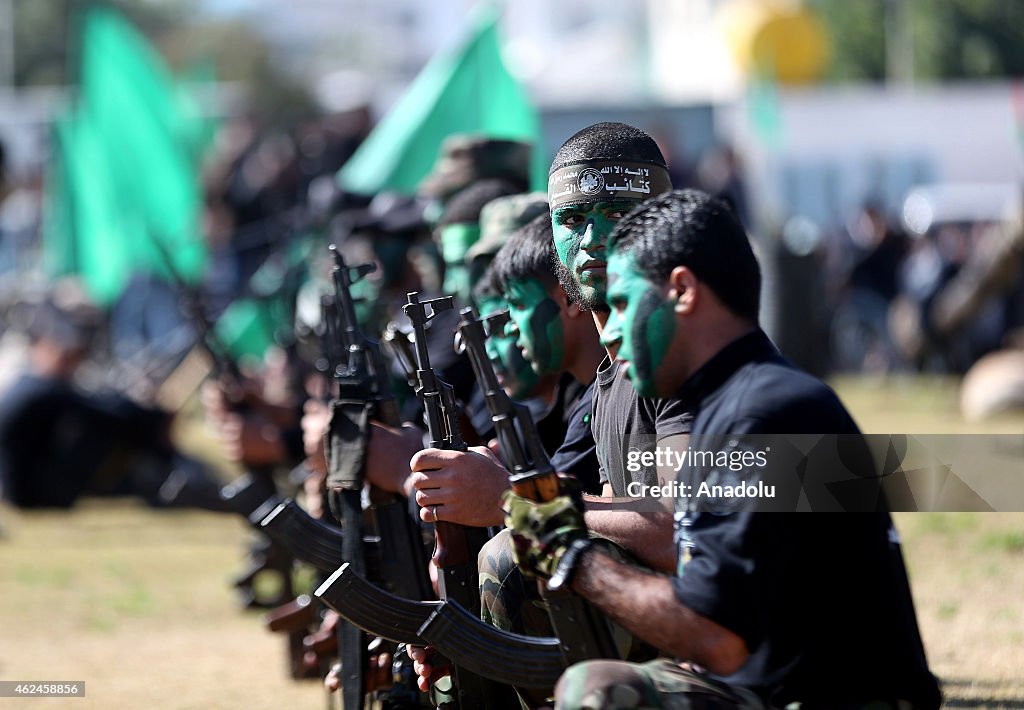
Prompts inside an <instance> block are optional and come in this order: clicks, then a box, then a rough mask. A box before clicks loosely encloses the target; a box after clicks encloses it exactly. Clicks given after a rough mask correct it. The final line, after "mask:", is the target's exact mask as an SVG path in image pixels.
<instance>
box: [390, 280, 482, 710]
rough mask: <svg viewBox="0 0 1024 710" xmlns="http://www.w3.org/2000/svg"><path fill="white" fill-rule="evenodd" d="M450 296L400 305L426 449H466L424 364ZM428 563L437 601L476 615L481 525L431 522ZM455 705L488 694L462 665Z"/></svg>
mask: <svg viewBox="0 0 1024 710" xmlns="http://www.w3.org/2000/svg"><path fill="white" fill-rule="evenodd" d="M453 307H454V304H453V299H452V296H444V297H442V298H432V299H429V300H426V301H420V298H419V294H418V293H416V292H413V293H409V294H408V302H407V303H406V304H405V306H404V307H403V310H404V311H405V315H406V316H407V317H408V318H409V321H410V322H411V323H412V327H413V332H414V333H415V334H416V343H415V345H416V381H417V387H416V396H417V397H419V398H420V400H422V402H423V411H424V416H425V418H426V422H427V433H428V435H429V436H430V448H434V449H449V450H454V451H466V449H467V447H466V442H465V441H463V439H462V432H461V431H460V430H459V421H458V417H459V413H458V407H457V406H456V403H455V391H454V389H453V388H452V386H451V385H449V384H448V383H447V382H444V381H442V380H440V379H438V377H437V374H436V373H435V372H434V368H432V367H431V366H430V353H429V351H428V348H427V324H428V323H429V322H430V321H431V320H432V319H433V318H434V317H435V316H436V315H437V314H438V313H440V312H441V311H445V310H448V309H450V308H453ZM434 537H435V546H434V556H433V560H434V566H435V567H437V571H438V575H437V588H438V592H439V594H440V597H441V599H444V600H452V601H455V602H457V603H458V604H459V605H460V606H462V607H463V608H464V609H467V610H468V611H469V612H470V613H472V614H474V615H476V617H477V618H479V616H480V593H479V587H478V581H477V566H476V565H477V556H478V555H479V553H480V548H482V547H483V546H484V543H486V542H487V540H488V539H489V537H490V535H489V534H488V530H487V529H485V528H471V527H468V526H465V525H458V524H456V523H452V522H446V521H436V522H435V523H434ZM453 679H454V681H455V687H456V691H457V693H458V700H459V706H460V707H463V708H470V707H474V708H475V707H482V706H484V705H485V702H486V699H487V697H488V694H489V693H488V685H489V684H488V683H487V682H486V681H484V679H483V678H481V677H479V676H478V675H476V674H473V673H469V672H468V671H467V670H466V669H465V668H464V667H463V668H460V667H459V666H455V668H454V670H453Z"/></svg>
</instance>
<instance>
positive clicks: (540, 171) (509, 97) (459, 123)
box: [338, 4, 548, 194]
mask: <svg viewBox="0 0 1024 710" xmlns="http://www.w3.org/2000/svg"><path fill="white" fill-rule="evenodd" d="M472 26H473V31H472V33H471V34H470V36H469V37H468V39H467V40H466V41H465V42H463V43H462V44H461V45H460V46H458V47H456V48H455V49H454V50H452V51H449V52H444V53H441V54H439V55H437V56H435V57H434V58H433V59H432V60H431V61H430V62H429V63H428V64H427V66H426V67H424V68H423V71H421V72H420V74H419V76H417V77H416V79H415V81H414V82H413V83H412V85H411V86H410V87H409V89H408V90H407V91H406V93H405V94H404V95H403V96H402V98H401V99H400V100H399V101H398V103H397V104H395V106H394V108H392V109H391V111H390V112H389V113H388V114H387V115H386V116H385V117H384V118H383V119H382V120H381V122H380V123H379V124H378V125H377V127H376V128H374V130H373V132H372V133H371V134H370V135H369V136H368V137H367V139H366V140H365V141H364V142H363V144H362V145H361V146H360V147H359V149H358V150H357V151H356V152H355V154H354V155H353V156H352V157H351V158H350V159H349V161H348V162H347V163H346V164H345V166H344V167H343V168H342V169H341V171H340V172H339V173H338V182H339V183H340V184H341V186H342V187H343V188H344V189H346V190H351V191H352V192H358V193H362V194H374V193H377V192H379V191H381V190H397V191H400V192H405V193H410V192H413V191H415V189H416V186H417V185H418V184H419V182H420V181H421V180H422V179H423V178H424V177H425V176H426V175H427V173H429V172H430V169H431V168H432V167H433V165H434V162H435V161H436V160H437V155H438V152H439V150H440V147H441V142H442V141H443V140H444V138H445V137H446V136H448V135H451V134H453V133H481V134H486V135H488V136H491V137H494V138H511V139H520V140H528V141H532V142H533V143H534V146H539V145H540V120H539V119H538V117H537V112H536V110H535V109H534V107H533V105H532V104H531V103H530V101H529V99H528V98H527V96H526V92H525V91H524V90H523V88H522V87H521V86H520V85H519V83H518V82H517V81H516V80H515V79H514V78H513V77H512V75H511V74H509V72H508V69H507V68H506V67H505V63H504V62H503V61H502V58H501V50H500V47H499V43H498V14H497V11H496V9H495V8H494V7H492V6H490V5H487V4H485V5H482V6H480V7H479V9H478V11H477V13H476V15H475V16H474V19H473V22H472ZM547 157H548V156H545V155H543V154H542V151H541V150H540V149H539V148H536V149H535V150H534V151H533V161H532V165H531V172H532V179H533V183H534V186H535V187H536V188H538V189H547V162H548V161H547Z"/></svg>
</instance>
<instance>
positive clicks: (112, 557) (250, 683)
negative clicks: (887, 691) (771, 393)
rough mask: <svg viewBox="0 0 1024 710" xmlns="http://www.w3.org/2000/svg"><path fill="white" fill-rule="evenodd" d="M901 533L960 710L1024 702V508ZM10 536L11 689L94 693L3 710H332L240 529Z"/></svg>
mask: <svg viewBox="0 0 1024 710" xmlns="http://www.w3.org/2000/svg"><path fill="white" fill-rule="evenodd" d="M837 387H838V390H839V391H840V394H841V396H842V397H843V398H844V400H845V401H847V402H848V404H849V406H850V408H851V410H852V411H853V413H854V416H855V417H856V418H857V420H858V422H859V423H860V424H861V426H862V427H863V428H864V429H865V430H866V431H870V432H895V431H897V430H899V431H901V432H907V433H937V432H950V431H979V430H980V431H999V432H1014V431H1015V432H1018V433H1021V432H1024V420H1022V419H1019V418H1018V419H1013V418H1010V419H1005V420H1000V421H999V422H997V423H996V424H995V425H993V426H992V427H990V428H984V427H983V428H981V429H974V428H970V429H969V428H968V427H967V425H966V424H965V423H964V422H961V421H959V417H958V415H956V414H955V412H956V410H955V407H954V406H953V403H954V402H955V388H954V387H953V386H952V385H950V384H949V383H948V382H944V381H940V382H933V383H923V384H922V383H911V382H907V381H900V382H888V383H884V384H883V383H873V382H867V383H864V382H854V381H846V382H839V383H837ZM972 426H973V425H972ZM958 427H959V428H958ZM186 438H193V439H194V440H193V441H192V442H191V443H192V444H193V445H194V446H197V447H200V448H201V442H199V441H198V439H201V437H198V439H197V438H195V437H194V435H188V434H187V432H186ZM1022 485H1024V482H1022ZM897 524H898V526H899V528H900V532H901V535H902V538H903V542H904V549H905V554H906V557H907V562H908V565H909V568H910V573H911V581H912V584H913V587H914V595H915V599H916V603H917V609H918V615H919V620H920V624H921V627H922V631H923V634H924V639H925V645H926V648H927V651H928V654H929V658H930V660H931V663H932V666H933V669H934V671H935V672H936V673H937V674H938V675H939V676H940V677H942V679H943V680H944V682H945V683H946V692H947V696H948V706H949V707H957V708H962V707H991V708H998V707H1003V708H1024V513H1013V514H1009V513H1007V514H981V513H976V514H970V513H965V514H924V513H922V514H900V515H898V516H897ZM0 527H2V528H3V530H4V537H3V538H2V539H0V599H2V602H0V679H3V680H84V681H86V684H87V685H86V697H85V698H84V699H78V700H73V699H33V700H3V699H0V707H26V708H28V707H31V708H50V707H61V708H63V707H72V708H141V707H160V708H204V709H205V708H250V709H258V708H293V707H294V708H320V707H323V706H324V702H325V701H324V697H323V692H322V691H321V689H320V687H319V685H318V684H317V683H315V682H303V683H296V682H293V681H291V680H289V679H288V677H287V673H286V669H285V649H284V639H283V638H281V637H279V636H277V635H273V634H270V633H269V632H267V631H265V630H264V628H263V626H262V624H261V622H260V618H259V614H256V613H247V612H242V611H239V610H238V608H237V607H236V606H235V600H234V597H233V595H232V591H231V590H230V589H229V586H228V582H229V580H230V578H231V576H232V574H233V573H234V572H237V571H239V569H240V568H241V565H242V558H243V555H244V552H245V545H246V541H247V540H248V535H249V533H248V530H247V529H246V527H245V525H244V524H243V523H242V521H240V520H239V519H237V518H234V517H230V516H217V515H213V514H206V513H182V512H174V513H171V512H154V511H151V510H149V509H146V508H144V507H142V506H140V505H137V504H135V503H132V502H130V501H122V502H111V501H86V502H84V503H83V504H81V505H80V506H79V507H78V508H76V509H75V510H74V511H72V512H71V513H56V512H48V513H36V514H24V513H19V512H16V511H13V510H11V509H8V508H3V509H0ZM863 663H864V669H863V672H865V673H870V672H871V667H872V659H870V658H865V659H863Z"/></svg>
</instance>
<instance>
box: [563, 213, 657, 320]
mask: <svg viewBox="0 0 1024 710" xmlns="http://www.w3.org/2000/svg"><path fill="white" fill-rule="evenodd" d="M636 204H637V203H636V202H634V201H632V200H612V201H606V202H590V203H584V204H580V205H569V206H566V207H559V208H558V209H556V210H555V211H554V212H552V214H551V227H552V230H553V232H554V236H555V251H556V252H558V259H559V260H560V261H561V262H562V266H564V267H565V268H566V269H568V271H569V273H570V274H571V276H572V280H573V281H574V282H575V284H576V286H577V287H578V289H579V294H578V296H579V299H578V300H579V301H580V303H581V305H582V306H584V307H585V308H591V309H593V308H594V307H595V306H603V305H605V303H606V301H605V288H606V286H607V277H606V273H605V272H606V267H607V261H606V259H607V257H606V255H605V243H606V242H607V241H608V235H609V234H611V231H612V228H613V227H614V226H615V223H616V222H618V221H619V220H620V219H622V218H623V217H625V216H626V213H627V212H629V211H630V210H631V209H633V207H635V206H636Z"/></svg>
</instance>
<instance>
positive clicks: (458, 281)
mask: <svg viewBox="0 0 1024 710" xmlns="http://www.w3.org/2000/svg"><path fill="white" fill-rule="evenodd" d="M438 238H439V240H440V242H441V256H442V257H443V258H444V292H445V293H450V294H454V295H456V296H458V298H459V300H460V301H461V302H462V303H469V302H470V292H471V291H472V288H473V284H472V280H471V279H470V274H469V267H468V266H467V265H466V252H467V251H468V250H469V248H470V247H471V246H473V245H474V244H476V242H477V241H478V240H479V239H480V225H479V224H449V225H446V226H444V227H441V229H440V231H439V233H438Z"/></svg>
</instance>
